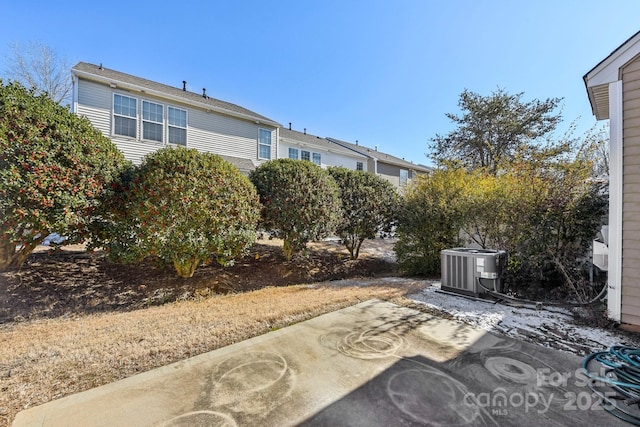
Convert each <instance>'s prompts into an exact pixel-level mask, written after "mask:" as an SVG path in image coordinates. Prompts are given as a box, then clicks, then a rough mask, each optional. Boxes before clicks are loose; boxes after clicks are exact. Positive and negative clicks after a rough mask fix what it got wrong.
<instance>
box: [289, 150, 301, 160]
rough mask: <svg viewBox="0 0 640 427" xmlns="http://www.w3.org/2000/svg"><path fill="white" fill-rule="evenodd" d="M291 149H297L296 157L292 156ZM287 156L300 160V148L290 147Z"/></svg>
mask: <svg viewBox="0 0 640 427" xmlns="http://www.w3.org/2000/svg"><path fill="white" fill-rule="evenodd" d="M291 150H296V157H291ZM287 158H289V159H293V160H300V149H299V148H296V147H288V150H287Z"/></svg>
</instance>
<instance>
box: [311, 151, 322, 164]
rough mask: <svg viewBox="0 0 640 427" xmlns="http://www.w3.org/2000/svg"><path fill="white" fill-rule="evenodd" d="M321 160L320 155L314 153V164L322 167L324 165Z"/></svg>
mask: <svg viewBox="0 0 640 427" xmlns="http://www.w3.org/2000/svg"><path fill="white" fill-rule="evenodd" d="M321 160H322V159H321V157H320V153H313V163H315V164H316V165H320V164H321V163H322V162H321Z"/></svg>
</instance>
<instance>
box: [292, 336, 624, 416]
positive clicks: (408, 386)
mask: <svg viewBox="0 0 640 427" xmlns="http://www.w3.org/2000/svg"><path fill="white" fill-rule="evenodd" d="M486 337H487V338H488V339H489V340H490V341H493V342H492V343H486V342H485V343H483V342H482V341H483V340H482V339H481V340H480V341H479V342H478V343H477V344H476V345H475V346H472V347H471V348H470V349H469V350H468V351H464V352H463V353H461V354H459V355H458V356H457V357H455V358H453V359H450V360H447V361H445V362H437V361H434V360H432V359H429V358H427V357H424V356H421V355H416V356H413V357H399V358H398V361H397V362H395V363H394V364H393V365H392V366H390V367H389V368H387V369H385V370H384V371H383V372H382V373H380V374H378V375H376V376H375V377H373V378H371V379H370V380H369V381H368V382H366V383H365V384H364V385H362V386H361V387H358V388H357V389H355V390H353V391H351V392H350V393H349V394H347V395H346V396H344V397H342V398H340V399H339V400H337V401H335V402H333V403H332V404H330V405H328V406H326V407H325V408H323V409H322V410H320V411H318V412H316V413H315V414H313V415H312V416H310V417H309V418H307V419H306V420H304V421H303V422H301V423H299V424H298V425H300V426H329V425H330V426H363V427H364V426H424V425H427V426H464V425H470V426H520V427H522V426H524V427H526V426H531V427H534V426H542V425H544V426H569V425H585V426H587V425H607V426H616V425H627V424H625V423H623V422H622V421H620V420H618V419H617V418H615V417H614V416H612V415H610V414H608V413H606V412H605V411H604V410H603V408H602V406H601V405H600V403H599V402H600V400H599V398H598V397H597V396H595V395H594V394H592V393H591V391H590V390H589V389H588V388H587V387H586V378H585V377H584V376H582V375H581V373H580V372H579V371H578V370H577V368H578V367H579V364H578V363H576V361H577V358H575V357H574V356H571V355H568V354H563V353H558V352H556V351H553V350H548V349H542V348H539V347H536V346H533V345H528V344H523V343H518V342H515V341H511V340H510V341H507V342H505V341H503V340H502V339H499V340H497V341H496V340H491V335H487V336H486ZM498 342H499V344H498V346H494V345H491V344H495V343H498ZM550 356H551V357H550ZM552 366H553V367H552Z"/></svg>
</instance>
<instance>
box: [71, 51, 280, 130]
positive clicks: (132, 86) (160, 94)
mask: <svg viewBox="0 0 640 427" xmlns="http://www.w3.org/2000/svg"><path fill="white" fill-rule="evenodd" d="M86 64H88V63H86ZM90 65H93V64H90ZM113 71H115V70H113ZM116 72H118V73H119V71H116ZM71 73H72V74H73V75H75V76H78V77H84V78H87V79H88V80H93V81H98V82H104V83H110V82H112V83H115V84H116V85H118V84H120V85H122V87H123V88H130V89H133V90H136V91H140V92H143V93H148V94H150V95H155V96H157V97H160V98H165V99H171V100H174V101H178V102H181V103H183V104H189V105H194V106H197V107H199V108H202V109H204V110H210V111H216V112H218V113H221V114H225V115H227V116H232V117H237V118H240V119H244V120H248V121H252V122H256V121H257V122H258V124H265V125H270V126H273V127H282V125H281V124H280V123H278V122H276V121H273V120H271V119H267V120H264V119H261V118H258V117H253V116H250V115H248V114H242V113H239V112H237V111H232V110H228V109H226V108H220V107H216V106H214V105H210V104H206V103H203V102H196V101H193V100H189V99H185V98H182V97H179V96H175V95H171V94H169V93H166V92H161V91H158V90H155V89H150V88H147V87H144V86H140V85H137V84H134V83H129V82H125V81H122V80H118V79H114V78H109V77H104V76H101V75H98V74H95V73H91V72H89V71H83V70H78V69H77V68H75V66H74V67H72V68H71ZM123 74H124V73H123ZM132 77H135V76H132ZM135 78H139V77H135ZM154 83H158V84H160V85H163V86H167V85H165V84H164V83H159V82H154ZM167 87H171V86H167ZM222 102H226V101H222Z"/></svg>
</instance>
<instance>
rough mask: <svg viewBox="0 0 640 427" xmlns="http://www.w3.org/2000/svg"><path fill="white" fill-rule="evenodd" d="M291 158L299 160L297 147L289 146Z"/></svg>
mask: <svg viewBox="0 0 640 427" xmlns="http://www.w3.org/2000/svg"><path fill="white" fill-rule="evenodd" d="M289 158H290V159H295V160H298V149H297V148H289Z"/></svg>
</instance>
